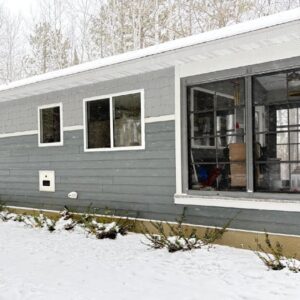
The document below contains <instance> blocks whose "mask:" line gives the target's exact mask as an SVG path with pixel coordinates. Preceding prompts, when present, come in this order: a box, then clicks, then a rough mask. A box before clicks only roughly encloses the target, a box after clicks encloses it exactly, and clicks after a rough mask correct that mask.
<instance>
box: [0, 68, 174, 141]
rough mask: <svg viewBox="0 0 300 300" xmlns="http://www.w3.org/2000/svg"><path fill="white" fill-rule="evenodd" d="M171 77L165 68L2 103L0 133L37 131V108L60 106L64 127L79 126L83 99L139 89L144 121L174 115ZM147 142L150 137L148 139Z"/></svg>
mask: <svg viewBox="0 0 300 300" xmlns="http://www.w3.org/2000/svg"><path fill="white" fill-rule="evenodd" d="M174 76H175V75H174V68H166V69H163V70H159V71H153V72H147V73H144V74H139V75H134V76H127V77H124V78H120V79H114V80H107V81H105V82H100V83H95V84H89V85H83V86H77V87H74V88H69V89H65V90H59V91H55V92H51V93H46V94H40V95H36V96H31V97H25V98H21V99H17V100H13V101H7V102H2V103H1V110H0V120H1V122H0V133H11V132H20V131H24V130H37V115H38V114H37V108H38V106H41V105H44V104H52V103H60V102H61V103H62V104H63V112H64V126H75V125H82V122H83V121H82V120H83V113H82V101H83V99H84V98H89V97H95V96H103V95H108V94H112V93H120V92H126V91H130V90H139V89H144V91H145V99H146V101H145V115H146V117H157V116H162V115H170V114H174V111H175V108H174V100H173V99H174V91H175V88H174ZM150 140H151V137H149V141H150Z"/></svg>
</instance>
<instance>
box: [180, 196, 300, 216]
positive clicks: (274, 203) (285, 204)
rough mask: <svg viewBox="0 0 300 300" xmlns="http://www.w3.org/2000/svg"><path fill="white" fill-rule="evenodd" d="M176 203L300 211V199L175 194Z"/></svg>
mask: <svg viewBox="0 0 300 300" xmlns="http://www.w3.org/2000/svg"><path fill="white" fill-rule="evenodd" d="M174 202H175V204H182V205H198V206H209V207H224V208H239V209H258V210H273V211H290V212H300V201H296V200H295V201H293V200H273V199H256V198H242V197H241V198H233V197H220V196H200V195H197V196H195V195H188V194H180V195H179V194H175V195H174Z"/></svg>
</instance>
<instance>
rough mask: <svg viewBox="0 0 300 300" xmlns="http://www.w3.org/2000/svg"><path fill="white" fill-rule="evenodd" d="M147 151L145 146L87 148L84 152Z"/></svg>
mask: <svg viewBox="0 0 300 300" xmlns="http://www.w3.org/2000/svg"><path fill="white" fill-rule="evenodd" d="M134 150H145V146H128V147H115V148H85V149H84V152H113V151H134Z"/></svg>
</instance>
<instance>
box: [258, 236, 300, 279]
mask: <svg viewBox="0 0 300 300" xmlns="http://www.w3.org/2000/svg"><path fill="white" fill-rule="evenodd" d="M255 243H256V246H257V249H258V250H256V251H254V253H255V254H256V255H257V256H258V258H259V259H260V260H261V261H262V262H263V264H264V265H265V266H266V267H267V268H268V269H271V270H282V269H284V268H286V267H287V268H288V269H289V270H290V271H292V272H294V273H298V272H300V263H299V261H298V260H296V259H295V257H296V255H295V256H294V257H293V258H286V257H285V256H284V254H283V246H282V245H281V244H280V243H279V242H278V241H276V242H275V245H274V244H273V243H272V242H271V240H270V237H269V234H268V233H267V232H265V238H264V245H262V243H260V242H259V241H258V239H257V238H256V239H255Z"/></svg>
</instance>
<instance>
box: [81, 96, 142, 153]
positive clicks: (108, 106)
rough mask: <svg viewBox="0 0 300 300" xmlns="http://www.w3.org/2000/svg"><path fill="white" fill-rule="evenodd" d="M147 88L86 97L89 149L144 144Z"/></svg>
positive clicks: (128, 147) (118, 148)
mask: <svg viewBox="0 0 300 300" xmlns="http://www.w3.org/2000/svg"><path fill="white" fill-rule="evenodd" d="M143 98H144V96H143V91H133V92H127V93H122V94H114V95H109V96H106V97H101V98H92V99H85V100H84V112H85V117H84V118H85V124H86V126H85V150H86V151H101V150H134V149H143V148H144V108H143V107H144V104H143V103H144V99H143Z"/></svg>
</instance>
